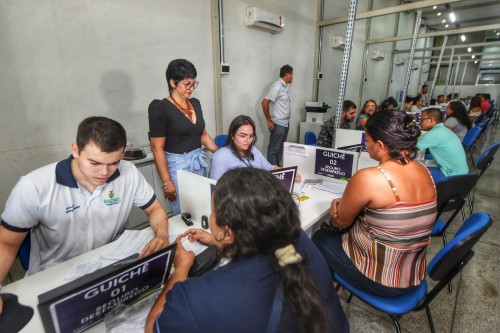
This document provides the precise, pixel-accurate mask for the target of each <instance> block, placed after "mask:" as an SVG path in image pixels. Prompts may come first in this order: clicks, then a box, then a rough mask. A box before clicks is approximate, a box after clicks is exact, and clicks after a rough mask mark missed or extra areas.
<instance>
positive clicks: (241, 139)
mask: <svg viewBox="0 0 500 333" xmlns="http://www.w3.org/2000/svg"><path fill="white" fill-rule="evenodd" d="M256 141H257V136H256V134H255V123H254V122H253V120H252V118H250V117H249V116H244V115H240V116H237V117H236V118H234V119H233V121H232V122H231V125H229V131H228V134H227V139H226V142H225V143H224V145H223V146H222V147H221V148H220V149H219V150H218V151H217V152H215V154H214V156H213V157H212V163H211V166H210V178H212V179H215V180H218V179H219V178H220V177H221V176H222V175H223V174H224V173H226V171H228V170H231V169H235V168H244V167H253V168H257V169H263V170H266V171H270V170H274V169H277V168H278V166H276V165H272V164H271V163H269V162H268V161H267V159H266V158H265V157H264V155H262V153H261V152H260V151H259V150H258V149H257V148H256V147H255V142H256Z"/></svg>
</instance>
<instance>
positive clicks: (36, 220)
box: [1, 156, 156, 274]
mask: <svg viewBox="0 0 500 333" xmlns="http://www.w3.org/2000/svg"><path fill="white" fill-rule="evenodd" d="M72 159H73V157H72V156H70V157H69V158H68V159H66V160H63V161H60V162H58V163H53V164H50V165H47V166H44V167H42V168H40V169H37V170H34V171H32V172H31V173H29V174H28V175H26V176H23V177H21V179H20V180H19V182H18V183H17V184H16V186H15V187H14V189H13V190H12V192H11V194H10V196H9V198H8V200H7V203H6V205H5V211H4V212H3V214H2V222H1V223H2V225H3V226H4V227H5V228H7V229H9V230H11V231H18V232H25V231H29V230H31V251H30V266H29V270H28V274H33V273H35V272H38V271H41V270H43V269H46V268H48V267H50V266H53V265H55V264H58V263H60V262H63V261H66V260H68V259H71V258H73V257H76V256H78V255H80V254H82V253H85V252H88V251H90V250H93V249H95V248H97V247H100V246H102V245H105V244H107V243H109V242H111V241H113V240H114V239H115V238H116V237H117V236H118V235H119V234H120V233H121V232H122V231H123V230H124V228H125V223H126V221H127V218H128V216H129V214H130V210H131V209H132V206H138V207H140V208H142V209H146V208H147V207H149V206H150V205H151V204H152V203H153V202H154V200H155V199H156V196H155V194H154V191H153V189H152V187H151V186H150V185H149V184H148V183H147V182H146V180H145V179H144V176H143V175H142V174H141V173H140V172H139V171H138V170H137V168H136V167H135V165H133V164H132V163H130V162H127V161H121V162H120V166H119V167H118V169H117V170H116V171H115V173H114V174H113V175H112V176H111V177H110V178H109V179H108V180H107V182H106V183H105V184H103V185H100V186H98V187H97V188H96V189H95V191H94V193H92V194H91V193H89V192H88V191H87V190H86V189H84V188H83V187H80V186H79V185H78V184H77V182H76V180H75V178H74V177H73V174H72V172H71V160H72Z"/></svg>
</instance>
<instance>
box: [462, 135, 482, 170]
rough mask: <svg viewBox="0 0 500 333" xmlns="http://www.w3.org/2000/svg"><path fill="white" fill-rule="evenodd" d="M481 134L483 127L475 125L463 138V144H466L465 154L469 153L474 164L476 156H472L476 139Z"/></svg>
mask: <svg viewBox="0 0 500 333" xmlns="http://www.w3.org/2000/svg"><path fill="white" fill-rule="evenodd" d="M480 134H481V127H479V126H475V127H472V128H471V129H470V130H468V131H467V134H465V136H464V138H463V140H462V145H463V146H464V150H465V155H467V153H469V155H470V159H471V161H472V164H474V157H472V152H473V150H474V145H475V144H476V141H477V139H478V138H479V135H480Z"/></svg>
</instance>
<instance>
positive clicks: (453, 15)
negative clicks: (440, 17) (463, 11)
mask: <svg viewBox="0 0 500 333" xmlns="http://www.w3.org/2000/svg"><path fill="white" fill-rule="evenodd" d="M448 16H449V17H450V20H451V22H452V23H453V22H455V20H456V18H455V14H454V13H453V12H450V14H449V15H448Z"/></svg>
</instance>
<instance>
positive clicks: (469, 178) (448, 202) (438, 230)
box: [431, 173, 480, 245]
mask: <svg viewBox="0 0 500 333" xmlns="http://www.w3.org/2000/svg"><path fill="white" fill-rule="evenodd" d="M479 177H480V176H479V175H476V174H472V173H470V174H465V175H457V176H450V177H446V178H445V179H443V180H442V181H440V182H439V183H437V184H436V191H437V217H436V223H435V224H434V227H433V228H432V233H431V236H432V237H436V236H441V237H443V244H444V245H446V242H447V240H446V229H448V227H449V226H450V224H451V222H452V221H453V219H454V218H455V216H457V214H458V212H460V211H461V212H462V219H463V220H464V221H465V211H464V205H465V202H466V200H467V196H468V195H469V193H470V192H471V191H472V189H473V188H474V186H475V185H476V183H477V181H478V179H479ZM445 212H449V213H451V215H450V217H449V218H447V219H445V220H444V219H442V218H441V216H442V214H443V213H445Z"/></svg>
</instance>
